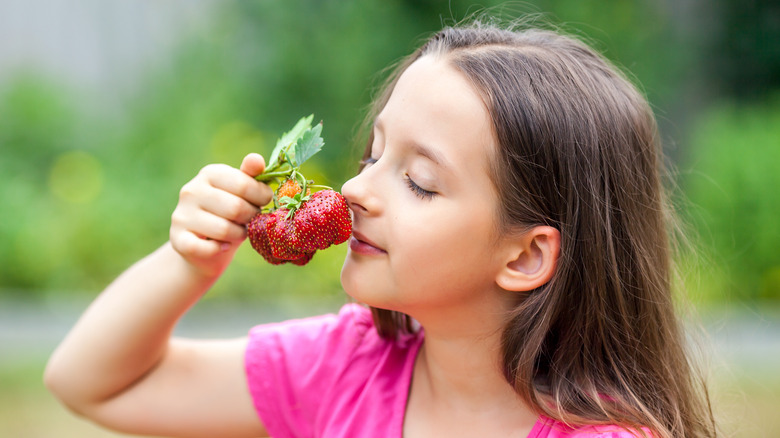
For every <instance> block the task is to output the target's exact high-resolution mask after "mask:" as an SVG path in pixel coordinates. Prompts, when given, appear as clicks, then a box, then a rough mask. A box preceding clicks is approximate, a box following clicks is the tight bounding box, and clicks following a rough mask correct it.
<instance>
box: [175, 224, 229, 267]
mask: <svg viewBox="0 0 780 438" xmlns="http://www.w3.org/2000/svg"><path fill="white" fill-rule="evenodd" d="M171 245H173V247H174V248H175V249H176V251H178V252H179V253H180V254H182V255H184V256H186V257H191V258H196V259H203V260H205V259H208V258H211V257H214V256H215V255H217V254H219V253H220V252H223V251H227V250H228V249H229V248H230V243H226V242H220V241H217V240H209V239H204V238H202V237H200V236H198V235H196V234H195V233H192V232H190V231H187V230H182V231H181V232H176V233H174V232H172V233H171Z"/></svg>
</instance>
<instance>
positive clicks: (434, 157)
mask: <svg viewBox="0 0 780 438" xmlns="http://www.w3.org/2000/svg"><path fill="white" fill-rule="evenodd" d="M373 125H374V128H375V129H378V130H379V131H384V129H382V122H381V121H380V120H379V118H376V119H375V120H374V124H373ZM408 146H409V147H410V148H411V149H412V152H414V153H416V154H417V155H420V156H422V157H425V158H427V159H429V160H430V161H432V162H433V163H434V164H436V165H437V166H439V167H442V168H449V167H451V166H450V163H449V161H447V159H446V158H445V157H444V156H443V155H442V154H441V153H439V152H438V151H435V150H433V149H431V148H429V147H427V146H425V145H423V144H420V143H418V142H416V141H414V140H410V141H409V143H408Z"/></svg>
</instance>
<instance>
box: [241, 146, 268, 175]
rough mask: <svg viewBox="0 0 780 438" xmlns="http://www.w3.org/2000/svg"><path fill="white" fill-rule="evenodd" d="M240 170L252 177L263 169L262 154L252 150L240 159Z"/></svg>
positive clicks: (263, 160)
mask: <svg viewBox="0 0 780 438" xmlns="http://www.w3.org/2000/svg"><path fill="white" fill-rule="evenodd" d="M240 170H241V171H242V172H244V173H245V174H247V175H249V176H251V177H252V178H254V177H256V176H257V175H260V174H261V173H263V171H264V170H265V159H264V158H263V157H262V155H260V154H256V153H254V152H253V153H251V154H249V155H247V156H246V157H244V160H243V161H241V167H240Z"/></svg>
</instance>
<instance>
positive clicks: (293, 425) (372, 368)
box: [245, 304, 634, 438]
mask: <svg viewBox="0 0 780 438" xmlns="http://www.w3.org/2000/svg"><path fill="white" fill-rule="evenodd" d="M422 340H423V336H422V335H421V334H420V335H407V336H404V337H401V338H400V339H399V340H397V341H389V340H386V339H383V338H381V337H380V336H379V334H378V333H377V331H376V330H375V328H374V323H373V320H372V318H371V311H370V310H368V309H366V308H365V307H363V306H360V305H358V304H347V305H345V306H344V307H343V308H342V309H341V311H340V312H339V313H338V315H323V316H317V317H312V318H306V319H300V320H292V321H286V322H282V323H274V324H266V325H260V326H257V327H254V328H253V329H252V330H251V331H250V333H249V346H248V347H247V351H246V357H245V368H246V374H247V381H248V384H249V391H250V393H251V395H252V399H253V402H254V405H255V409H256V410H257V413H258V415H259V416H260V418H261V420H262V421H263V424H265V426H266V428H267V430H268V432H269V433H270V435H271V436H273V437H274V438H287V437H325V438H332V437H333V438H335V437H393V438H401V436H402V434H403V421H404V413H405V411H406V399H407V396H408V394H409V384H410V382H411V378H412V370H413V368H414V360H415V358H416V357H417V352H418V350H419V349H420V345H421V344H422ZM633 436H634V435H632V434H630V433H628V432H626V431H625V430H623V429H620V428H618V427H614V426H598V427H594V426H589V427H585V428H578V429H576V430H574V429H571V428H569V427H567V426H565V425H564V424H562V423H559V422H556V421H554V420H551V419H549V418H546V417H540V418H539V420H538V421H537V422H536V424H535V425H534V427H533V429H532V430H531V433H530V434H529V435H528V437H529V438H574V437H577V438H585V437H589V438H628V437H633Z"/></svg>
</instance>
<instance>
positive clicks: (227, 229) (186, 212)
mask: <svg viewBox="0 0 780 438" xmlns="http://www.w3.org/2000/svg"><path fill="white" fill-rule="evenodd" d="M171 225H172V227H173V228H174V229H181V230H188V231H190V232H192V233H195V234H196V235H198V236H201V237H203V238H207V239H212V240H218V241H223V242H238V241H241V240H243V239H244V238H246V227H244V226H243V225H240V224H236V223H235V222H232V221H230V220H227V219H225V218H223V217H220V216H217V215H215V214H212V213H210V212H207V211H205V210H198V209H187V208H182V209H176V210H174V212H173V215H172V216H171Z"/></svg>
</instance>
